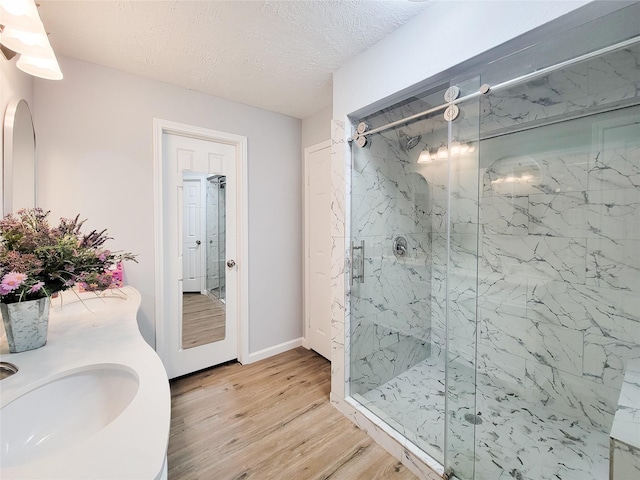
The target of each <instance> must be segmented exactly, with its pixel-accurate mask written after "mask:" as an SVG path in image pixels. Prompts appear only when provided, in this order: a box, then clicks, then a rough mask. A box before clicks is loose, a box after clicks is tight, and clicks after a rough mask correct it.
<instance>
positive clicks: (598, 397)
mask: <svg viewBox="0 0 640 480" xmlns="http://www.w3.org/2000/svg"><path fill="white" fill-rule="evenodd" d="M526 368H527V378H526V381H525V387H526V396H527V399H529V401H531V402H532V403H534V404H537V405H543V406H545V407H547V408H549V409H551V410H554V411H556V412H558V413H560V414H564V415H572V416H580V417H583V418H584V419H585V420H586V421H587V422H588V423H590V424H591V425H592V426H593V427H594V428H595V429H598V430H600V431H603V432H606V433H607V434H608V433H609V430H610V429H611V425H612V422H613V416H614V414H615V410H616V406H617V402H618V395H619V393H620V389H619V388H611V387H607V386H605V385H603V384H602V383H600V382H592V381H590V380H589V379H587V378H585V377H583V376H579V375H572V374H570V373H566V372H563V371H560V370H558V369H556V368H551V367H548V366H545V365H542V364H540V363H538V362H535V361H527V364H526Z"/></svg>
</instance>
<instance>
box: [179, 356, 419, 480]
mask: <svg viewBox="0 0 640 480" xmlns="http://www.w3.org/2000/svg"><path fill="white" fill-rule="evenodd" d="M329 391H330V364H329V362H327V361H326V360H325V359H324V358H323V357H321V356H320V355H318V354H316V353H315V352H313V351H309V350H306V349H304V348H297V349H294V350H290V351H288V352H285V353H282V354H280V355H277V356H275V357H271V358H268V359H266V360H263V361H260V362H256V363H253V364H250V365H245V366H243V365H240V364H238V363H230V364H226V365H222V366H219V367H215V368H211V369H208V370H204V371H202V372H198V373H195V374H193V375H189V376H185V377H182V378H179V379H175V380H172V381H171V403H172V407H171V434H170V438H169V479H170V480H196V479H199V480H240V479H243V480H244V479H255V480H272V479H273V480H280V479H283V480H314V479H318V480H320V479H332V480H359V479H362V480H376V479H379V480H383V479H384V480H415V479H416V477H415V476H414V475H413V474H412V473H411V472H410V471H409V470H407V468H406V467H404V466H403V465H402V464H401V463H399V462H398V461H397V460H396V459H395V458H393V457H392V456H391V455H389V454H388V453H387V452H386V451H385V450H384V449H383V448H382V447H380V446H379V445H377V444H376V443H375V442H374V441H373V440H371V438H370V437H369V436H368V435H367V434H365V433H364V432H362V431H361V430H360V429H358V428H357V427H356V426H355V425H353V424H352V423H351V422H350V421H349V420H348V419H347V418H345V417H344V416H343V415H342V414H341V413H340V412H338V411H337V410H336V409H335V408H334V407H333V406H332V405H331V404H330V403H329Z"/></svg>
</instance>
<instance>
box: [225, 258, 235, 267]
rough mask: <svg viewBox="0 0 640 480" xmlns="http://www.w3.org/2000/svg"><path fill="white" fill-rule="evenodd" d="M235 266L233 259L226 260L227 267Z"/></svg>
mask: <svg viewBox="0 0 640 480" xmlns="http://www.w3.org/2000/svg"><path fill="white" fill-rule="evenodd" d="M235 266H236V261H235V260H227V267H229V268H233V267H235Z"/></svg>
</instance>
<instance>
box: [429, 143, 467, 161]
mask: <svg viewBox="0 0 640 480" xmlns="http://www.w3.org/2000/svg"><path fill="white" fill-rule="evenodd" d="M475 151H476V147H475V145H473V144H470V143H462V142H459V141H457V140H456V141H453V142H451V145H450V148H447V146H446V145H445V144H442V145H441V146H440V148H438V149H437V150H429V148H428V147H427V148H425V149H424V150H422V152H420V155H419V156H418V163H429V162H431V161H433V160H445V159H447V158H449V156H451V157H459V156H461V155H466V154H467V153H473V152H475Z"/></svg>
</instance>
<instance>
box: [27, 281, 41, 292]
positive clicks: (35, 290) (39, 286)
mask: <svg viewBox="0 0 640 480" xmlns="http://www.w3.org/2000/svg"><path fill="white" fill-rule="evenodd" d="M42 287H44V282H38V283H36V284H35V285H34V286H32V287H31V288H30V289H29V293H36V292H39V291H40V289H41V288H42Z"/></svg>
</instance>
